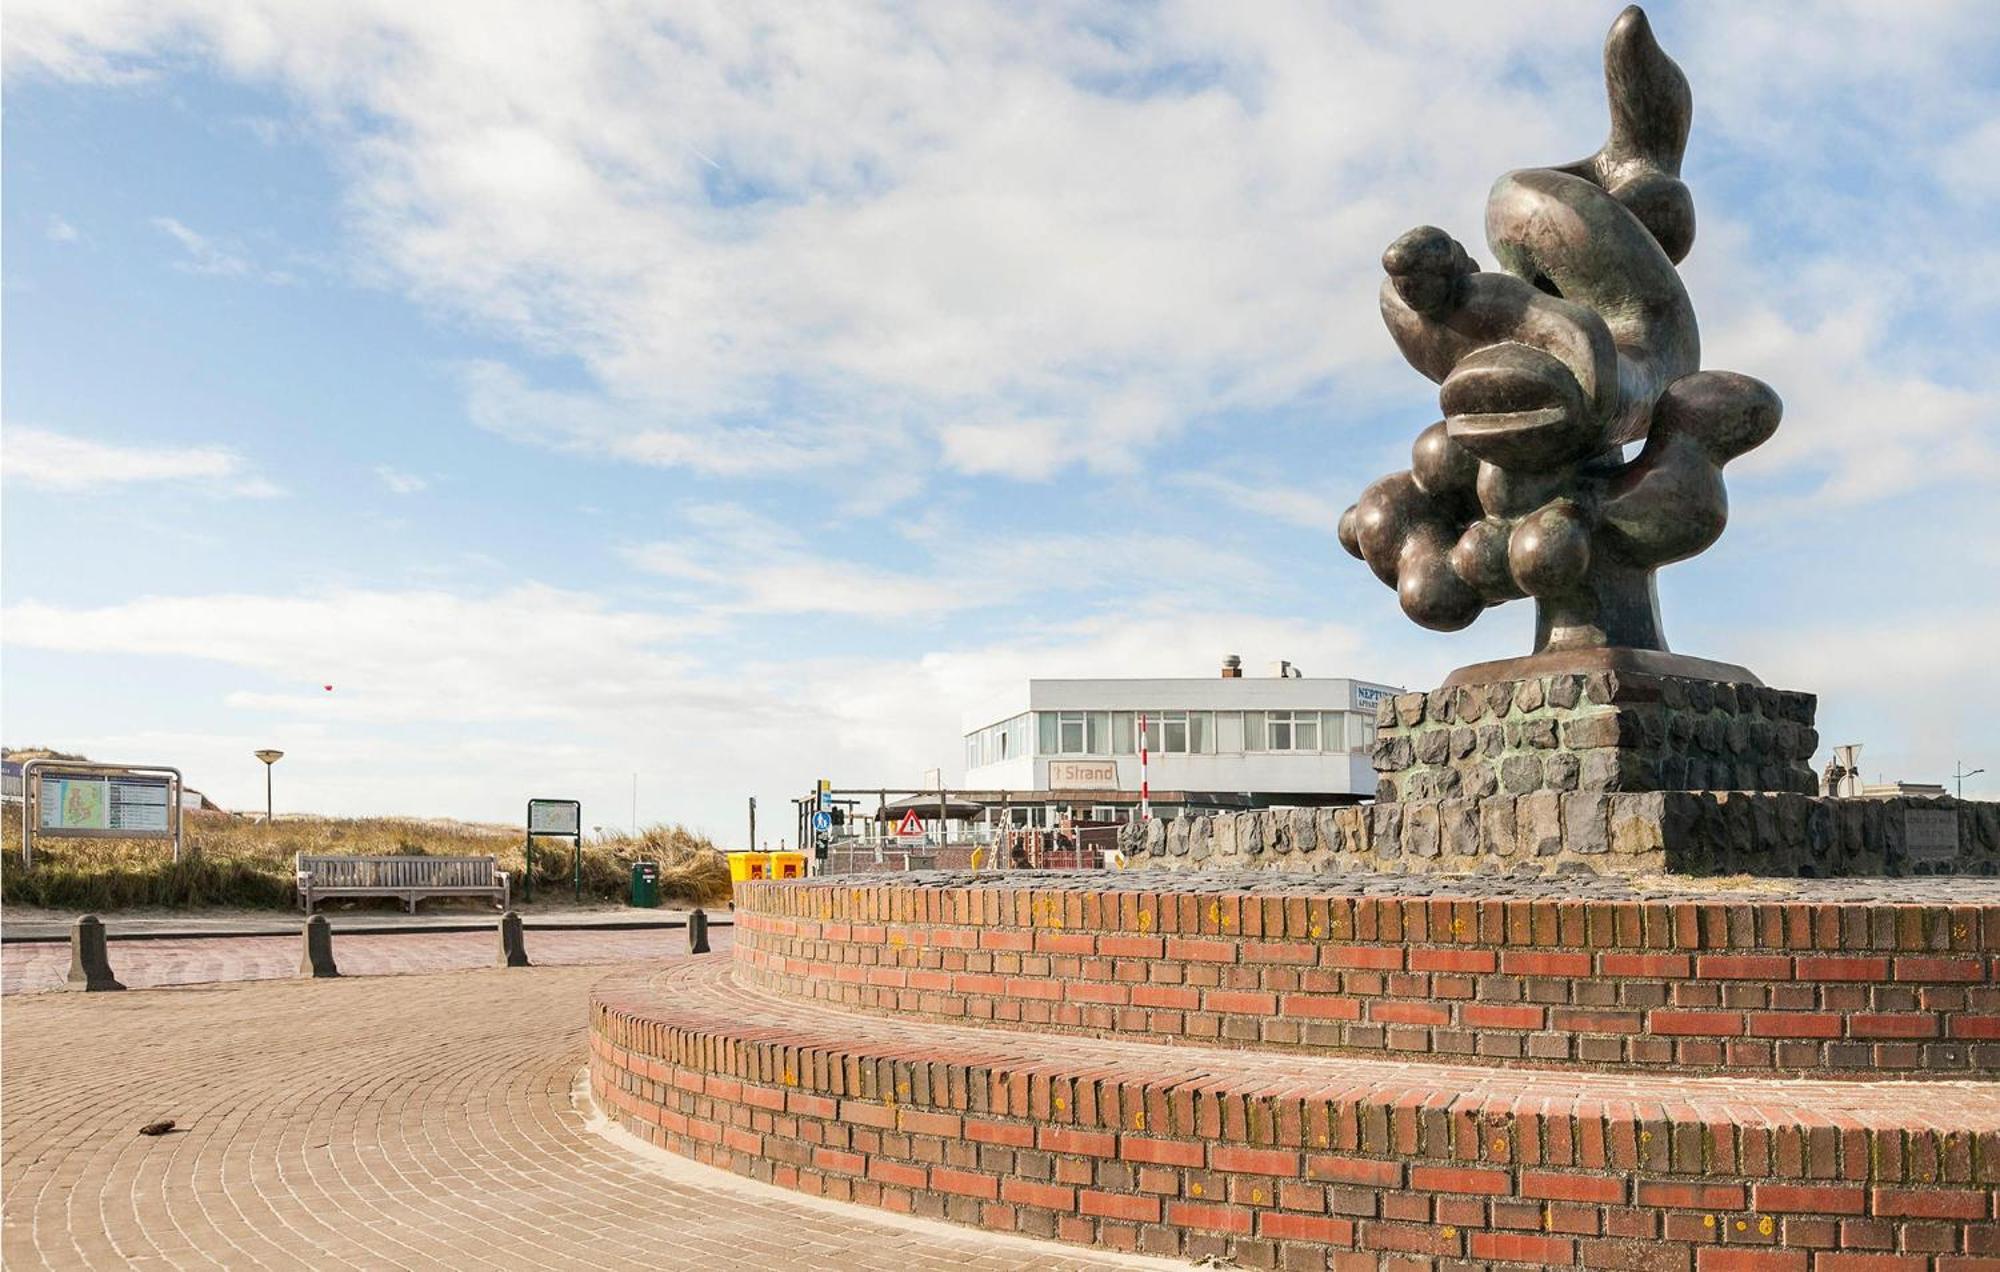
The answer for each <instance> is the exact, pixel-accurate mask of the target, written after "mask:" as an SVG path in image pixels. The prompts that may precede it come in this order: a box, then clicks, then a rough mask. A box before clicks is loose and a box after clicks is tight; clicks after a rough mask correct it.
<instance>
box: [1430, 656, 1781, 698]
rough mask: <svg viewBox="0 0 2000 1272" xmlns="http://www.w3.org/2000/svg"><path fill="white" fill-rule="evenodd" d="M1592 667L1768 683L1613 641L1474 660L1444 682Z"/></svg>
mask: <svg viewBox="0 0 2000 1272" xmlns="http://www.w3.org/2000/svg"><path fill="white" fill-rule="evenodd" d="M1593 671H1617V672H1629V673H1632V674H1636V675H1642V676H1673V677H1676V678H1678V679H1681V680H1713V681H1716V682H1718V683H1720V684H1732V685H1750V686H1752V687H1754V688H1762V687H1763V684H1764V682H1763V681H1761V680H1759V679H1757V677H1756V676H1755V675H1753V674H1752V673H1751V671H1750V669H1749V668H1747V667H1739V666H1737V665H1736V664H1735V663H1726V662H1716V661H1715V660H1714V659H1712V658H1695V657H1693V656H1691V655H1688V654H1675V653H1669V652H1668V651H1666V650H1663V649H1629V648H1626V647H1625V646H1622V645H1613V646H1600V647H1597V648H1590V649H1550V650H1546V651H1544V652H1542V653H1539V654H1528V655H1526V656H1525V657H1521V658H1497V659H1495V660H1494V661H1492V662H1483V663H1473V664H1471V665H1470V666H1466V667H1460V668H1459V669H1458V670H1457V671H1454V672H1452V673H1451V674H1450V675H1449V676H1446V677H1445V678H1444V685H1443V687H1444V688H1446V689H1456V688H1458V687H1459V686H1460V685H1490V684H1496V683H1498V682H1500V681H1505V680H1527V679H1530V678H1532V677H1535V676H1554V675H1587V674H1589V673H1590V672H1593Z"/></svg>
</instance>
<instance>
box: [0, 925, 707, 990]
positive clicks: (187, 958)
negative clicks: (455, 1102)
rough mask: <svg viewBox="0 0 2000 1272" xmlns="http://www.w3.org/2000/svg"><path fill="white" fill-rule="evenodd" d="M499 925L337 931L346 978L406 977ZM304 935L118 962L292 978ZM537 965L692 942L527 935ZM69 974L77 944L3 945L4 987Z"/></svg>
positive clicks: (452, 959)
mask: <svg viewBox="0 0 2000 1272" xmlns="http://www.w3.org/2000/svg"><path fill="white" fill-rule="evenodd" d="M499 939H500V938H499V935H498V933H497V932H410V933H397V934H395V935H391V936H357V935H341V934H340V933H338V932H336V933H335V934H334V938H333V955H334V960H335V961H336V962H337V963H338V964H339V966H340V972H341V975H343V976H396V975H406V974H413V973H423V972H446V971H458V970H463V969H468V968H475V967H488V966H491V965H492V963H493V960H494V955H495V953H496V951H497V949H498V943H499ZM301 940H302V938H301V937H297V936H269V937H266V936H244V937H191V938H187V939H184V940H182V939H167V938H163V939H160V940H146V941H113V942H111V970H112V972H113V973H115V974H116V975H117V977H118V979H119V980H120V981H121V982H123V983H124V985H125V986H126V988H128V989H143V988H155V987H159V986H163V985H199V984H206V983H210V982H215V981H243V980H283V979H287V978H290V977H294V976H297V975H298V974H299V954H300V945H301ZM526 942H527V947H528V958H529V960H530V961H532V962H535V963H545V964H549V965H561V966H571V965H576V964H590V963H623V962H628V961H630V960H633V959H644V958H660V957H663V956H665V955H669V954H679V953H684V952H685V951H686V950H687V933H686V932H684V931H682V930H679V929H661V930H657V931H640V932H592V931H579V932H563V931H550V930H538V931H530V932H528V933H527V934H526ZM729 942H730V929H728V928H726V927H716V928H712V929H710V936H709V943H710V945H711V946H712V947H713V948H714V950H715V952H716V953H717V954H727V953H728V951H729ZM68 975H69V946H68V945H67V944H57V943H42V942H36V943H33V944H20V945H7V946H0V993H7V994H19V993H28V992H33V991H36V990H47V989H55V988H57V987H58V986H60V985H61V984H62V983H63V980H64V978H65V977H67V976H68Z"/></svg>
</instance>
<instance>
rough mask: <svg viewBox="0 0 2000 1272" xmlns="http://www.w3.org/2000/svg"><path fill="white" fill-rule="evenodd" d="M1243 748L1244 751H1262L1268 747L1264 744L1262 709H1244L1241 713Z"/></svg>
mask: <svg viewBox="0 0 2000 1272" xmlns="http://www.w3.org/2000/svg"><path fill="white" fill-rule="evenodd" d="M1243 749H1244V750H1246V751H1263V750H1267V749H1268V748H1267V747H1266V746H1265V745H1264V713H1263V712H1262V711H1245V712H1244V713H1243Z"/></svg>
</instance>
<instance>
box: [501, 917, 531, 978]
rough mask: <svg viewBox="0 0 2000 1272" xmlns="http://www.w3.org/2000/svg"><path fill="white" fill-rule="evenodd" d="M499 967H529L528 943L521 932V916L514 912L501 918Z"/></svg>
mask: <svg viewBox="0 0 2000 1272" xmlns="http://www.w3.org/2000/svg"><path fill="white" fill-rule="evenodd" d="M496 966H499V967H529V966H532V964H530V963H529V962H528V942H527V939H526V938H525V937H524V936H523V935H522V932H521V916H520V915H518V914H516V913H514V912H513V911H512V910H509V911H507V913H505V914H503V915H501V916H500V958H499V960H498V962H497V964H496Z"/></svg>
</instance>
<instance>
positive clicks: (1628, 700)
mask: <svg viewBox="0 0 2000 1272" xmlns="http://www.w3.org/2000/svg"><path fill="white" fill-rule="evenodd" d="M1643 652H1644V651H1636V650H1622V651H1620V650H1585V651H1576V653H1579V654H1596V655H1618V656H1620V660H1622V661H1629V660H1630V659H1631V657H1632V656H1633V655H1637V654H1641V653H1643ZM1572 657H1573V655H1565V656H1564V657H1563V658H1562V659H1561V660H1560V662H1559V663H1558V665H1561V664H1563V663H1568V662H1570V661H1571V659H1572ZM1671 657H1673V656H1672V655H1653V656H1652V658H1651V659H1647V660H1645V661H1646V662H1647V663H1648V665H1652V664H1654V663H1655V662H1656V660H1657V659H1659V658H1671ZM1544 659H1550V656H1549V655H1539V656H1537V657H1536V658H1524V659H1519V660H1516V662H1515V663H1513V664H1506V665H1510V666H1517V665H1521V664H1529V663H1539V664H1541V665H1543V666H1547V665H1549V663H1547V662H1543V660H1544ZM1550 661H1556V660H1553V659H1550ZM1687 661H1689V662H1700V661H1701V660H1696V659H1690V660H1687ZM1702 665H1704V666H1716V665H1719V664H1711V663H1702ZM1465 670H1466V671H1472V670H1475V669H1474V668H1466V669H1465ZM1461 674H1463V673H1461ZM1744 674H1746V675H1747V674H1748V673H1747V672H1746V673H1744ZM1814 706H1815V700H1814V698H1813V696H1812V695H1811V694H1807V693H1788V692H1784V691H1782V690H1777V689H1770V688H1766V687H1764V686H1762V685H1756V684H1750V683H1745V682H1718V681H1715V680H1711V679H1705V678H1689V677H1681V676H1662V675H1655V674H1652V673H1647V672H1636V671H1631V670H1615V669H1599V670H1594V671H1551V672H1545V673H1543V674H1539V675H1533V676H1527V677H1522V678H1519V679H1511V680H1495V681H1491V682H1481V683H1477V684H1472V683H1463V684H1459V685H1456V686H1454V685H1451V684H1449V683H1447V684H1446V685H1445V687H1443V688H1440V689H1437V690H1434V691H1433V692H1431V693H1406V694H1398V695H1397V696H1396V697H1394V698H1392V699H1390V700H1388V701H1387V702H1385V703H1383V704H1382V705H1381V706H1380V707H1379V708H1378V709H1377V713H1376V742H1375V769H1376V772H1377V773H1379V774H1380V781H1379V783H1378V786H1377V789H1376V796H1375V797H1376V799H1377V800H1379V801H1382V802H1385V803H1386V802H1390V801H1394V800H1427V799H1454V798H1458V797H1461V796H1464V797H1469V798H1473V799H1479V798H1483V797H1485V796H1488V795H1494V794H1508V795H1526V794H1529V793H1531V792H1534V791H1703V790H1734V791H1772V792H1778V791H1783V792H1791V793H1795V794H1801V795H1809V794H1812V793H1814V792H1815V791H1817V790H1818V789H1819V787H1818V783H1817V781H1816V780H1815V779H1814V777H1813V773H1812V769H1811V767H1810V761H1811V759H1812V755H1813V752H1814V751H1815V750H1816V749H1817V748H1818V746H1819V734H1818V733H1817V732H1816V731H1815V730H1814V729H1813V709H1814Z"/></svg>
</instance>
